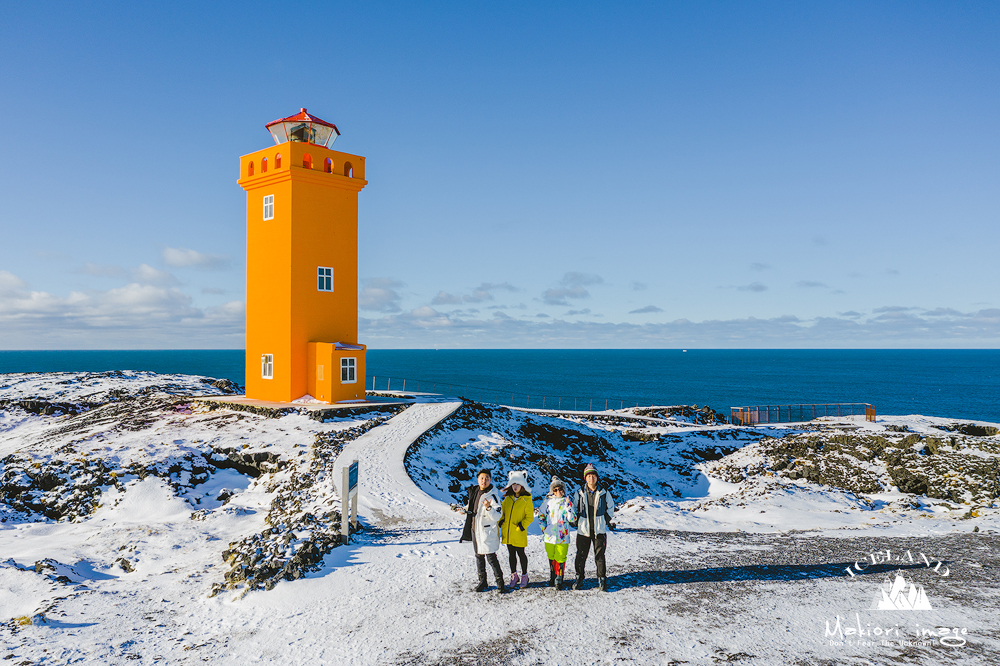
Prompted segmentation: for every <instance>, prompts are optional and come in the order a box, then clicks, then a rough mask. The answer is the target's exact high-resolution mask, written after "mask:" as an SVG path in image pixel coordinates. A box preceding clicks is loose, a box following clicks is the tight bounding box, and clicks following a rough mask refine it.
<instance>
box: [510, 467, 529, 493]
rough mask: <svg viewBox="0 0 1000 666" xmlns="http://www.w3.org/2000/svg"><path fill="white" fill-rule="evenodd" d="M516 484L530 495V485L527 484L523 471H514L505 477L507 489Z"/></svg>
mask: <svg viewBox="0 0 1000 666" xmlns="http://www.w3.org/2000/svg"><path fill="white" fill-rule="evenodd" d="M515 483H516V484H517V485H519V486H521V487H522V488H524V491H525V492H527V493H529V494H530V493H531V485H529V484H528V474H527V472H525V471H524V470H514V471H513V472H511V473H510V474H508V475H507V487H508V488H510V487H511V486H512V485H514V484H515Z"/></svg>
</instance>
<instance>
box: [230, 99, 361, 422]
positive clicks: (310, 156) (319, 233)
mask: <svg viewBox="0 0 1000 666" xmlns="http://www.w3.org/2000/svg"><path fill="white" fill-rule="evenodd" d="M266 127H267V129H268V130H269V131H270V133H271V136H272V137H273V138H274V143H275V145H274V146H271V147H270V148H265V149H263V150H258V151H257V152H255V153H250V154H249V155H244V156H243V157H241V158H240V179H239V181H238V182H239V184H240V186H241V187H242V188H243V189H244V190H246V193H247V333H246V335H247V338H246V387H247V393H246V395H247V397H248V398H254V399H258V400H271V401H278V402H290V401H292V400H297V399H298V398H301V397H303V396H305V395H307V394H308V395H311V396H313V397H314V398H316V399H317V400H320V401H323V402H328V403H333V402H345V401H356V400H364V399H365V351H366V348H365V346H364V345H361V344H358V342H357V340H358V192H360V191H361V190H362V189H363V188H364V186H365V185H367V184H368V181H366V180H365V158H364V157H360V156H358V155H350V154H348V153H341V152H337V151H335V150H332V149H331V148H330V146H332V145H333V142H334V141H335V140H336V138H337V137H338V136H339V135H340V131H339V130H338V129H337V126H336V125H333V124H332V123H328V122H326V121H324V120H320V119H319V118H317V117H316V116H313V115H311V114H309V113H307V112H306V110H305V109H302V110H301V111H300V112H299V113H297V114H295V115H293V116H289V117H287V118H281V119H280V120H275V121H274V122H271V123H268V124H267V125H266Z"/></svg>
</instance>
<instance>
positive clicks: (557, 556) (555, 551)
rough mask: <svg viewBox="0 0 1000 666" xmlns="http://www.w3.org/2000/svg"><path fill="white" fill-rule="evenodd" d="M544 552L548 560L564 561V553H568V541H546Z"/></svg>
mask: <svg viewBox="0 0 1000 666" xmlns="http://www.w3.org/2000/svg"><path fill="white" fill-rule="evenodd" d="M545 554H546V555H547V556H548V558H549V559H550V560H555V561H556V562H565V561H566V555H568V554H569V544H568V543H546V544H545Z"/></svg>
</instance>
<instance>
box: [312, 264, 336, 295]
mask: <svg viewBox="0 0 1000 666" xmlns="http://www.w3.org/2000/svg"><path fill="white" fill-rule="evenodd" d="M316 279H317V283H316V286H317V288H318V289H319V290H320V291H333V269H332V268H325V267H323V266H320V267H319V268H317V269H316Z"/></svg>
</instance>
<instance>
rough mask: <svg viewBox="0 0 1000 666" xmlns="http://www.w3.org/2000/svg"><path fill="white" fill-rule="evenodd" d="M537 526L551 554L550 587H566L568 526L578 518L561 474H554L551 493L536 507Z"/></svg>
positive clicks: (547, 553)
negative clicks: (564, 583) (559, 475)
mask: <svg viewBox="0 0 1000 666" xmlns="http://www.w3.org/2000/svg"><path fill="white" fill-rule="evenodd" d="M535 516H537V517H538V526H539V527H541V528H542V535H543V536H544V538H545V554H546V555H547V556H548V558H549V587H555V588H556V589H557V590H561V589H563V576H565V575H566V556H567V555H568V554H569V528H570V524H571V523H572V522H574V521H575V520H576V510H575V509H574V508H573V502H571V501H570V500H569V498H567V497H566V484H565V483H563V482H562V479H560V478H559V477H558V476H553V477H552V483H551V484H549V494H548V496H547V497H546V498H545V501H544V502H542V505H541V506H540V507H538V509H536V510H535Z"/></svg>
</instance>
